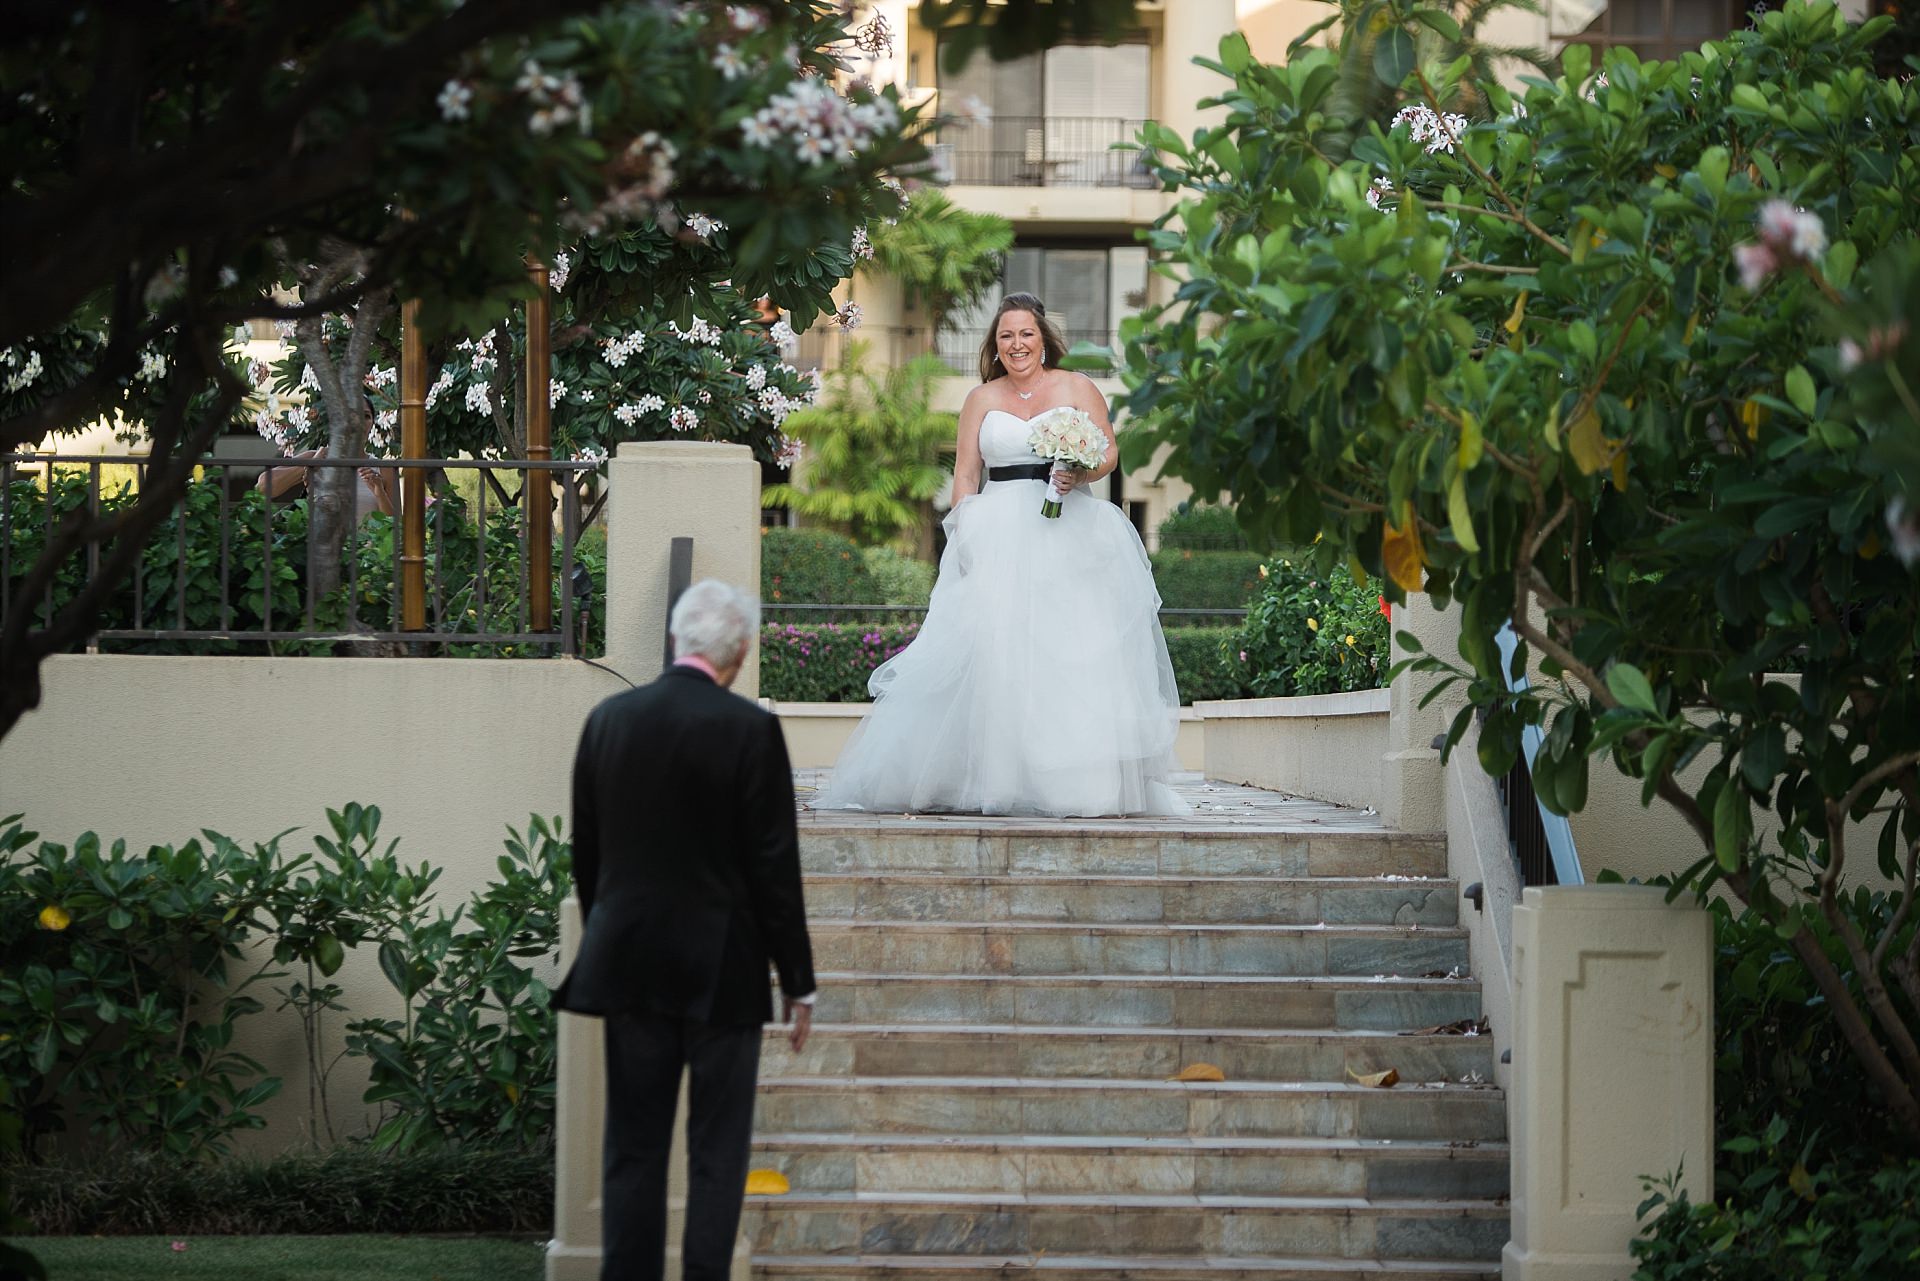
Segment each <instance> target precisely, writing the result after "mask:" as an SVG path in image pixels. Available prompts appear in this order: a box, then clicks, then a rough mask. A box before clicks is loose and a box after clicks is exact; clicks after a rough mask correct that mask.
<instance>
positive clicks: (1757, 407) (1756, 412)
mask: <svg viewBox="0 0 1920 1281" xmlns="http://www.w3.org/2000/svg"><path fill="white" fill-rule="evenodd" d="M1771 417H1773V411H1772V410H1770V409H1768V408H1767V407H1766V406H1765V405H1763V404H1761V403H1760V402H1759V401H1757V400H1747V401H1742V402H1741V404H1740V421H1741V423H1742V424H1743V425H1745V427H1746V429H1747V439H1748V440H1758V439H1760V428H1761V427H1763V426H1765V425H1766V421H1767V419H1769V418H1771Z"/></svg>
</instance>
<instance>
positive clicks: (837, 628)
mask: <svg viewBox="0 0 1920 1281" xmlns="http://www.w3.org/2000/svg"><path fill="white" fill-rule="evenodd" d="M919 630H920V628H919V625H918V624H915V623H908V624H889V625H884V626H878V625H875V626H861V625H859V624H857V623H821V624H816V625H813V626H803V625H798V624H788V623H769V624H767V625H766V626H765V627H763V628H761V629H760V693H761V696H762V697H765V698H771V699H773V700H775V701H776V702H790V703H864V702H866V701H867V677H868V676H870V675H872V673H873V669H874V668H876V667H878V666H879V665H880V664H881V663H883V662H885V661H886V660H887V659H889V658H891V657H893V656H894V655H895V654H897V653H899V652H900V651H901V650H902V649H904V648H906V645H907V642H908V641H911V640H912V639H913V638H914V636H915V635H916V634H917V633H918V632H919ZM1235 635H1237V633H1236V631H1235V629H1233V628H1231V627H1182V628H1178V629H1176V630H1173V631H1169V632H1168V633H1167V656H1168V657H1169V658H1170V659H1171V660H1172V661H1173V675H1174V679H1175V681H1176V682H1177V683H1178V684H1179V686H1180V701H1181V702H1183V703H1191V702H1193V701H1194V700H1196V699H1207V698H1244V697H1246V695H1247V690H1246V688H1245V686H1244V685H1242V683H1241V681H1240V678H1239V675H1238V673H1237V672H1235V671H1234V670H1233V665H1232V664H1230V663H1229V662H1228V661H1227V659H1226V657H1225V654H1224V650H1225V648H1226V642H1227V641H1229V640H1230V639H1232V638H1233V637H1234V636H1235Z"/></svg>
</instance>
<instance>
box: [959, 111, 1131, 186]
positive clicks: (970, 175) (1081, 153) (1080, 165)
mask: <svg viewBox="0 0 1920 1281" xmlns="http://www.w3.org/2000/svg"><path fill="white" fill-rule="evenodd" d="M1146 123H1147V122H1146V121H1145V120H1136V119H1127V118H1124V117H1115V116H994V117H993V118H992V119H991V120H988V121H986V122H984V123H974V124H967V123H958V124H949V125H944V126H942V127H941V129H940V134H939V138H938V140H937V141H936V143H935V144H934V148H933V158H934V166H935V179H936V181H939V182H945V183H951V184H953V185H955V186H967V187H1135V188H1140V189H1143V190H1144V189H1148V188H1151V187H1154V186H1156V185H1157V183H1156V182H1155V180H1154V177H1153V174H1152V172H1151V171H1150V170H1148V168H1147V166H1146V162H1145V160H1144V158H1143V157H1142V155H1141V153H1140V151H1139V150H1138V149H1137V147H1136V148H1134V149H1121V150H1115V149H1114V147H1115V144H1131V143H1133V142H1134V140H1135V137H1136V135H1138V133H1139V132H1140V127H1141V126H1142V125H1144V124H1146Z"/></svg>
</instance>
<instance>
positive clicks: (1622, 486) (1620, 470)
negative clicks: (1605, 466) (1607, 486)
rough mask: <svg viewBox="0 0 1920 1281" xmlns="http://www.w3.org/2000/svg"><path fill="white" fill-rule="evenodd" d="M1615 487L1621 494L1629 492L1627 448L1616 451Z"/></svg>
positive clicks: (1614, 460)
mask: <svg viewBox="0 0 1920 1281" xmlns="http://www.w3.org/2000/svg"><path fill="white" fill-rule="evenodd" d="M1614 443H1615V444H1616V445H1617V444H1619V443H1620V442H1618V441H1616V442H1614ZM1613 487H1614V489H1616V490H1618V491H1619V492H1620V493H1623V494H1624V493H1626V492H1627V451H1626V450H1625V448H1620V449H1617V450H1615V452H1614V455H1613Z"/></svg>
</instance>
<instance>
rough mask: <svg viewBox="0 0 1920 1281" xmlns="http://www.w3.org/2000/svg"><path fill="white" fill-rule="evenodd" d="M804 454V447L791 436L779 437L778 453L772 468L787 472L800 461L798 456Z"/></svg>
mask: <svg viewBox="0 0 1920 1281" xmlns="http://www.w3.org/2000/svg"><path fill="white" fill-rule="evenodd" d="M804 452H806V445H805V444H803V443H802V442H800V441H797V440H795V439H794V438H793V437H791V436H787V435H782V436H781V437H780V452H779V453H778V454H776V455H775V456H774V460H773V462H774V466H776V467H778V468H780V470H782V471H787V470H789V469H790V468H792V466H793V465H794V464H795V463H797V462H799V461H800V455H801V454H802V453H804Z"/></svg>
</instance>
